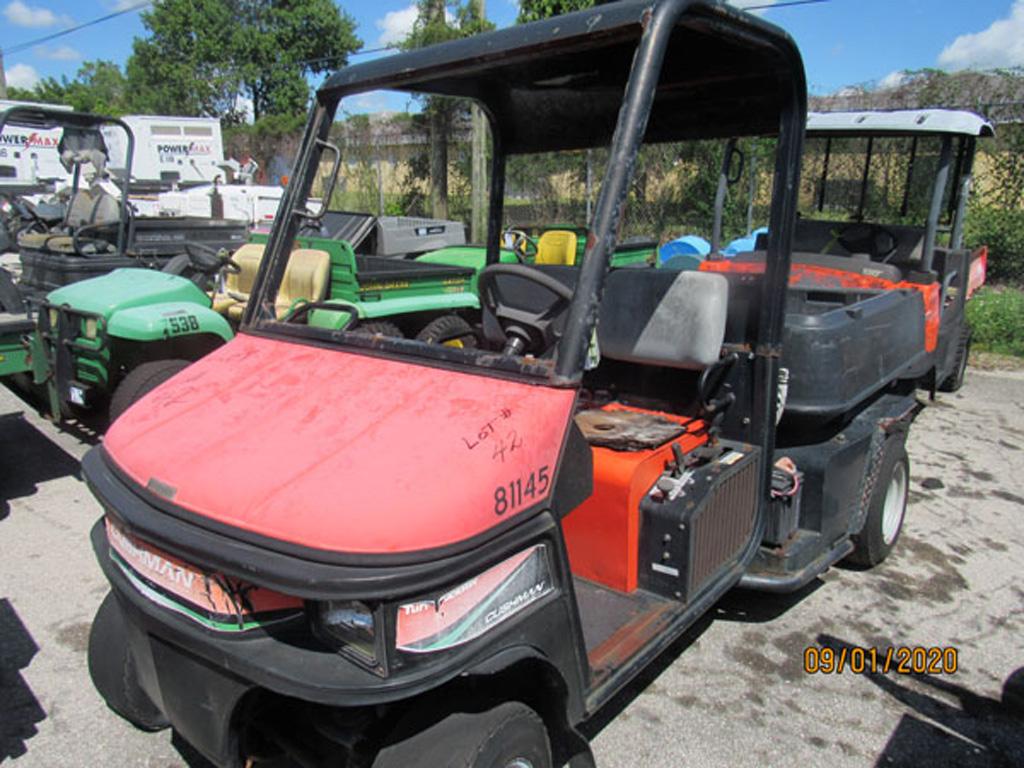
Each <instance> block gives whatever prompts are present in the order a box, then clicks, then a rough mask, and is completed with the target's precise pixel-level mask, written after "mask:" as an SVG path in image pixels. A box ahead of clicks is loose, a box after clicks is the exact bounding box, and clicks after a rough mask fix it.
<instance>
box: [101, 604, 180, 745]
mask: <svg viewBox="0 0 1024 768" xmlns="http://www.w3.org/2000/svg"><path fill="white" fill-rule="evenodd" d="M89 676H90V677H91V678H92V682H93V685H95V686H96V690H97V691H99V693H100V695H101V696H102V697H103V700H104V701H106V702H107V706H108V707H110V708H111V709H112V710H114V712H116V713H117V714H119V715H120V716H121V717H123V718H124V719H125V720H127V721H128V722H129V723H131V724H132V725H134V726H135V727H136V728H139V729H141V730H143V731H159V730H162V729H164V728H166V727H167V726H168V725H170V723H168V722H167V718H165V717H164V715H163V713H162V712H161V711H160V710H159V709H157V707H156V705H155V704H154V703H153V702H152V701H151V700H150V698H149V697H148V696H147V695H146V692H145V691H143V690H142V687H141V686H140V685H139V681H138V677H137V675H136V672H135V662H134V660H133V659H132V654H131V651H130V650H129V649H128V636H127V627H126V626H125V621H124V614H122V613H121V606H119V605H118V604H117V598H115V597H114V593H113V592H108V593H107V596H106V597H105V598H103V602H102V603H101V604H100V607H99V610H98V611H96V618H95V619H93V621H92V629H90V630H89Z"/></svg>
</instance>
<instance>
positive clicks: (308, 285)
mask: <svg viewBox="0 0 1024 768" xmlns="http://www.w3.org/2000/svg"><path fill="white" fill-rule="evenodd" d="M330 278H331V255H330V254H329V253H327V251H320V250H317V249H315V248H297V249H296V250H294V251H292V254H291V256H289V257H288V266H287V267H285V270H284V277H283V278H281V287H280V288H279V289H278V291H277V300H276V301H275V302H274V311H275V313H276V314H277V316H278V317H281V316H282V315H284V313H285V312H287V311H288V310H289V309H291V307H292V305H294V304H295V302H296V301H298V300H300V299H303V300H305V301H323V300H324V298H325V297H326V296H327V284H328V282H329V281H330Z"/></svg>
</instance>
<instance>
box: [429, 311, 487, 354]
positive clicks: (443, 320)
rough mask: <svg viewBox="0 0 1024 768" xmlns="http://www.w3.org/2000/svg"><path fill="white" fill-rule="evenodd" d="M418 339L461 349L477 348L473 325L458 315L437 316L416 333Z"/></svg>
mask: <svg viewBox="0 0 1024 768" xmlns="http://www.w3.org/2000/svg"><path fill="white" fill-rule="evenodd" d="M416 340H417V341H423V342H426V343H427V344H446V345H448V346H451V347H458V348H460V349H476V334H475V333H473V328H472V326H471V325H470V324H469V323H467V322H466V321H465V320H463V319H462V318H461V317H459V316H458V315H441V317H435V318H434V319H433V320H431V321H430V322H429V323H427V325H426V326H425V327H424V328H423V330H422V331H420V332H419V333H418V334H416Z"/></svg>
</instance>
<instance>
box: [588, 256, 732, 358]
mask: <svg viewBox="0 0 1024 768" xmlns="http://www.w3.org/2000/svg"><path fill="white" fill-rule="evenodd" d="M728 305H729V283H728V281H727V280H726V279H725V278H724V277H723V276H722V275H717V274H713V273H710V272H677V271H675V270H665V269H648V270H639V269H637V270H633V269H622V270H613V271H612V272H611V273H609V275H608V281H607V283H606V285H605V291H604V298H603V300H602V302H601V314H600V318H599V322H598V326H597V339H598V345H599V347H600V350H601V355H602V356H603V357H607V358H610V359H612V360H620V361H623V362H629V363H638V364H641V365H656V366H663V367H667V368H684V369H687V370H703V369H704V368H707V367H708V366H710V365H712V364H714V363H715V362H717V361H718V359H719V356H720V354H721V350H722V344H723V342H724V341H725V322H726V316H727V314H728Z"/></svg>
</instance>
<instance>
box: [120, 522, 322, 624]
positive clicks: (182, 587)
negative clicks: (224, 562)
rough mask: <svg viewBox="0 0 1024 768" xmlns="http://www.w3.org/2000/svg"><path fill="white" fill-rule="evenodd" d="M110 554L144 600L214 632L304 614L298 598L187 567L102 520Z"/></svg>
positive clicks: (288, 618) (289, 618)
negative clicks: (104, 523) (104, 524)
mask: <svg viewBox="0 0 1024 768" xmlns="http://www.w3.org/2000/svg"><path fill="white" fill-rule="evenodd" d="M106 529H107V540H108V541H109V542H110V559H111V560H112V561H113V562H114V563H115V564H116V565H117V567H118V568H119V569H120V570H121V573H122V574H124V576H125V578H127V579H128V581H129V583H130V584H131V585H132V586H133V587H135V589H136V590H138V591H139V593H140V594H142V596H143V597H145V598H146V599H147V600H149V601H151V602H153V603H155V604H157V605H159V606H161V607H163V608H166V609H168V610H170V611H174V612H175V613H179V614H181V615H183V616H186V617H187V618H189V619H191V620H192V621H195V622H197V623H199V624H202V625H203V626H205V627H208V628H209V629H213V630H216V631H218V632H245V631H247V630H249V629H253V628H255V627H261V626H267V625H268V624H271V623H275V622H278V621H290V620H291V619H293V618H296V617H301V616H302V615H303V610H304V609H303V601H302V600H301V599H300V598H298V597H292V596H290V595H283V594H281V593H279V592H274V591H273V590H269V589H264V588H262V587H259V586H256V585H254V584H248V583H245V582H243V581H240V580H238V579H235V578H232V577H230V576H227V575H225V574H223V573H216V572H207V571H203V570H202V569H199V568H194V567H189V565H188V564H187V563H183V562H182V561H180V560H178V559H177V558H175V557H174V556H173V555H170V554H168V553H166V552H161V551H160V550H159V549H156V548H155V547H152V546H150V545H148V544H147V543H146V542H143V541H141V540H139V539H137V538H135V537H134V536H133V535H132V534H131V533H130V532H128V531H125V530H123V529H122V528H121V526H120V525H118V524H117V523H115V522H114V521H113V520H111V518H109V517H108V518H107V519H106Z"/></svg>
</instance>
